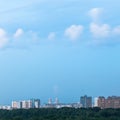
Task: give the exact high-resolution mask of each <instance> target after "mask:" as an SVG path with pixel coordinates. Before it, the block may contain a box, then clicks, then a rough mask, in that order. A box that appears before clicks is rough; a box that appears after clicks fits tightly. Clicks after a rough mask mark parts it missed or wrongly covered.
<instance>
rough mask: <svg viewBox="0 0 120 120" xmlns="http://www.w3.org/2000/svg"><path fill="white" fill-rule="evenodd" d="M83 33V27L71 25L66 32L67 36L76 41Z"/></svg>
mask: <svg viewBox="0 0 120 120" xmlns="http://www.w3.org/2000/svg"><path fill="white" fill-rule="evenodd" d="M82 32H83V26H82V25H71V26H70V27H69V28H67V29H66V30H65V36H66V37H68V38H69V39H71V40H76V39H78V37H79V36H80V35H81V34H82Z"/></svg>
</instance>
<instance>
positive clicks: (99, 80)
mask: <svg viewBox="0 0 120 120" xmlns="http://www.w3.org/2000/svg"><path fill="white" fill-rule="evenodd" d="M119 11H120V1H119V0H4V1H3V0H0V104H11V101H12V100H26V99H30V98H40V99H41V102H42V103H45V102H47V101H48V98H52V99H53V100H54V99H55V98H56V97H58V98H59V100H60V102H78V101H79V99H80V96H82V95H85V94H87V95H88V96H93V97H97V96H109V95H110V96H111V95H117V96H119V95H120V13H119Z"/></svg>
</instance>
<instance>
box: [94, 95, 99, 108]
mask: <svg viewBox="0 0 120 120" xmlns="http://www.w3.org/2000/svg"><path fill="white" fill-rule="evenodd" d="M94 107H98V98H97V97H96V98H94Z"/></svg>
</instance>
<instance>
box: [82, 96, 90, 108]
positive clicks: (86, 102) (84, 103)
mask: <svg viewBox="0 0 120 120" xmlns="http://www.w3.org/2000/svg"><path fill="white" fill-rule="evenodd" d="M80 103H81V105H82V107H84V108H89V107H92V97H88V96H87V95H85V96H81V97H80Z"/></svg>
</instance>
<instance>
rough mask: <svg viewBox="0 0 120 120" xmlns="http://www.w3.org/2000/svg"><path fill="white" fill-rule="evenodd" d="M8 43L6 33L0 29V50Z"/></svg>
mask: <svg viewBox="0 0 120 120" xmlns="http://www.w3.org/2000/svg"><path fill="white" fill-rule="evenodd" d="M8 42H9V40H8V37H7V33H6V31H5V30H4V29H2V28H0V48H4V47H5V46H6V45H7V44H8Z"/></svg>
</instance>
